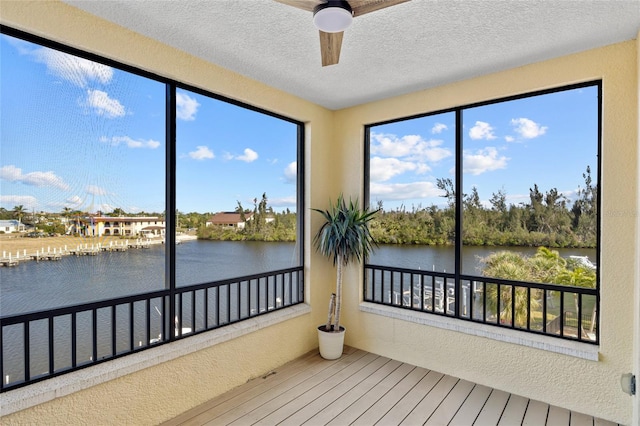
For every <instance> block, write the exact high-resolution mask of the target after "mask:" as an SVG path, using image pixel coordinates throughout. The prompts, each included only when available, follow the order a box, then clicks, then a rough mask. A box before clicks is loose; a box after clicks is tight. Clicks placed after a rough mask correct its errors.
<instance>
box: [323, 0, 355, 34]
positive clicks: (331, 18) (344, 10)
mask: <svg viewBox="0 0 640 426" xmlns="http://www.w3.org/2000/svg"><path fill="white" fill-rule="evenodd" d="M351 21H353V14H352V12H351V7H350V6H349V3H347V2H344V1H328V2H327V3H322V4H319V5H318V6H316V7H315V9H314V10H313V24H314V25H315V26H316V28H318V29H319V30H320V31H324V32H325V33H339V32H342V31H344V30H346V29H347V28H348V27H349V25H351Z"/></svg>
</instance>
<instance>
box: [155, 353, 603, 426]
mask: <svg viewBox="0 0 640 426" xmlns="http://www.w3.org/2000/svg"><path fill="white" fill-rule="evenodd" d="M305 422H307V423H306V424H308V425H316V424H323V425H324V424H337V425H342V424H354V425H360V424H363V425H372V424H378V425H391V424H394V425H395V424H408V425H414V424H424V423H425V422H426V424H437V425H441V424H442V425H445V424H448V425H455V426H470V425H474V426H483V425H486V426H495V425H497V424H500V425H512V424H522V425H545V424H546V425H550V426H556V425H558V426H569V425H576V426H582V425H602V426H615V425H616V424H615V423H612V422H609V421H606V420H603V419H596V418H593V417H591V416H587V415H584V414H581V413H576V412H571V411H569V410H566V409H564V408H559V407H556V406H549V405H548V404H546V403H543V402H540V401H534V400H528V399H527V398H523V397H520V396H517V395H510V394H508V393H506V392H502V391H498V390H495V389H491V388H488V387H486V386H481V385H475V384H473V383H470V382H467V381H465V380H459V379H457V378H455V377H451V376H447V375H443V374H441V373H438V372H435V371H429V370H426V369H423V368H419V367H415V366H412V365H409V364H406V363H402V362H399V361H394V360H390V359H388V358H385V357H380V356H378V355H375V354H371V353H367V352H363V351H360V350H356V349H353V348H348V347H345V352H344V354H343V356H342V357H341V358H340V359H339V360H335V361H327V360H323V359H322V358H321V357H320V356H319V355H318V354H317V351H313V352H310V353H308V354H305V355H304V356H302V357H300V358H298V359H296V360H293V361H291V362H289V363H287V364H285V365H284V366H282V367H279V368H277V369H275V370H274V371H273V372H269V373H266V374H265V375H264V376H263V377H259V378H256V379H253V380H251V381H249V382H247V383H246V384H243V385H241V386H238V387H237V388H234V389H232V390H230V391H229V392H227V393H225V394H223V395H220V396H219V397H216V398H213V399H212V400H210V401H207V402H206V403H204V404H201V405H199V406H198V407H195V408H192V409H190V410H188V411H186V412H185V413H183V414H181V415H179V416H177V417H175V418H174V419H171V420H170V421H168V422H166V423H164V425H179V424H181V425H194V424H197V425H202V424H212V425H218V424H237V425H245V424H260V425H273V424H279V425H296V426H297V425H300V424H303V423H305Z"/></svg>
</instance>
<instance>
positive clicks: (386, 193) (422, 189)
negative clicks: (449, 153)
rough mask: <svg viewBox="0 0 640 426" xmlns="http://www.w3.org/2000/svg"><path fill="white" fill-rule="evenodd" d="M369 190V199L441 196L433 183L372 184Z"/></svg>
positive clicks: (406, 198) (440, 192)
mask: <svg viewBox="0 0 640 426" xmlns="http://www.w3.org/2000/svg"><path fill="white" fill-rule="evenodd" d="M369 188H370V196H371V199H375V198H376V197H379V198H382V199H384V200H408V199H412V198H430V197H438V196H441V195H442V191H440V190H439V189H438V187H436V185H435V184H434V183H433V182H411V183H390V184H382V183H376V182H372V183H371V185H370V187H369Z"/></svg>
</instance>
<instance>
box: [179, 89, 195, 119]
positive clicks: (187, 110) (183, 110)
mask: <svg viewBox="0 0 640 426" xmlns="http://www.w3.org/2000/svg"><path fill="white" fill-rule="evenodd" d="M199 106H200V104H199V103H198V101H196V100H195V99H194V98H192V97H190V96H189V95H187V94H185V93H181V92H176V117H177V118H179V119H180V120H184V121H193V120H195V119H196V113H197V112H198V107H199Z"/></svg>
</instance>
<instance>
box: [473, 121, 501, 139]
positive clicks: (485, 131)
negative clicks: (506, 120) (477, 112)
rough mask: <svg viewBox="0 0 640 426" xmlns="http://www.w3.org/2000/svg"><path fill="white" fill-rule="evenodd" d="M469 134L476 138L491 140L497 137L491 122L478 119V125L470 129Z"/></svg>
mask: <svg viewBox="0 0 640 426" xmlns="http://www.w3.org/2000/svg"><path fill="white" fill-rule="evenodd" d="M469 136H470V137H471V139H474V140H478V139H486V140H491V139H495V138H496V136H495V135H494V134H493V127H491V125H490V124H489V123H485V122H484V121H476V125H475V126H473V127H472V128H471V129H470V130H469Z"/></svg>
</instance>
